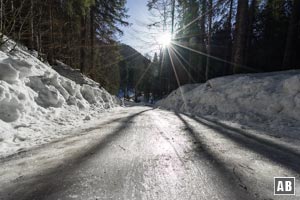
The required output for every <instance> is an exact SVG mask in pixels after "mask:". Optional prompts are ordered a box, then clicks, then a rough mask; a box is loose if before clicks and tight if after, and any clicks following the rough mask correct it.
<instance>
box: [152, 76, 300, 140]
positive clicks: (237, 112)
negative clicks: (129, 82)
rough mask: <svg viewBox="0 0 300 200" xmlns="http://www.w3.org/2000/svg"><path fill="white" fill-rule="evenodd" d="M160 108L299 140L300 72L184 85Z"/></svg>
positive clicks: (164, 101)
mask: <svg viewBox="0 0 300 200" xmlns="http://www.w3.org/2000/svg"><path fill="white" fill-rule="evenodd" d="M157 105H158V106H161V107H164V108H167V109H172V110H177V111H180V112H185V113H190V114H194V115H199V116H200V115H201V116H208V117H212V118H216V119H219V120H220V119H221V120H224V121H225V122H226V123H231V124H232V123H236V124H239V125H240V126H241V125H246V126H250V127H255V129H259V130H264V131H267V132H268V134H271V135H274V136H276V137H283V136H286V137H288V138H292V139H295V138H297V139H300V134H299V132H300V71H299V70H292V71H284V72H273V73H261V74H245V75H234V76H227V77H221V78H215V79H212V80H209V81H208V82H206V83H205V84H195V85H185V86H182V87H180V88H179V89H177V90H175V91H173V92H172V93H171V94H170V95H169V96H168V97H167V98H165V99H163V100H161V101H159V102H158V103H157Z"/></svg>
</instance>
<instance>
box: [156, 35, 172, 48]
mask: <svg viewBox="0 0 300 200" xmlns="http://www.w3.org/2000/svg"><path fill="white" fill-rule="evenodd" d="M157 41H158V44H159V45H161V46H163V47H167V46H169V45H170V44H171V41H172V36H171V34H170V33H162V34H161V35H159V36H158V40H157Z"/></svg>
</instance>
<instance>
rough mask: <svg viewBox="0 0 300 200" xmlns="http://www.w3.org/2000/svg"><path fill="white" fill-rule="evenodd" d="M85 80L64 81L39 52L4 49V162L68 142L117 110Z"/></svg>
mask: <svg viewBox="0 0 300 200" xmlns="http://www.w3.org/2000/svg"><path fill="white" fill-rule="evenodd" d="M58 63H59V62H58ZM60 65H63V63H60ZM56 67H57V66H56ZM58 67H59V66H58ZM84 79H85V80H87V81H86V82H85V83H82V84H78V83H76V82H75V81H76V80H75V81H73V80H70V79H68V78H66V77H64V76H61V75H60V74H58V73H57V72H56V71H55V70H53V69H52V67H51V66H50V65H49V64H47V63H44V62H42V61H40V60H39V59H38V58H37V53H36V52H29V51H28V50H27V49H26V48H25V47H23V46H21V45H17V44H16V43H15V42H13V41H11V40H7V42H6V43H4V44H3V45H2V46H1V48H0V157H4V156H7V155H10V154H14V153H16V152H20V151H24V150H26V149H28V148H32V147H35V146H37V145H41V144H44V143H47V142H50V141H53V140H56V139H59V138H61V137H65V136H66V135H69V134H71V133H74V131H71V130H72V129H73V130H74V129H77V130H78V129H79V128H82V127H84V126H85V125H87V124H88V123H92V121H93V119H97V118H99V117H101V115H102V114H103V112H104V111H105V110H109V109H111V108H114V107H117V106H118V105H119V101H118V99H117V98H116V97H114V96H112V95H110V94H109V93H108V92H107V91H106V90H105V89H104V88H101V87H99V84H98V83H96V82H94V81H92V80H90V79H88V78H87V77H84ZM79 82H80V81H79Z"/></svg>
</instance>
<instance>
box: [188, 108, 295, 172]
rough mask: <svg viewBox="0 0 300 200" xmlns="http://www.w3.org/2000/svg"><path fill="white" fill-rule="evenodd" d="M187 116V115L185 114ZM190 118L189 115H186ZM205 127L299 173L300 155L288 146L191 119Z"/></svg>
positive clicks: (228, 127)
mask: <svg viewBox="0 0 300 200" xmlns="http://www.w3.org/2000/svg"><path fill="white" fill-rule="evenodd" d="M183 115H185V114H183ZM185 116H187V117H190V116H188V115H185ZM190 118H192V119H193V120H195V121H197V122H198V123H200V124H201V125H203V126H206V127H208V128H210V129H212V130H214V131H215V132H216V133H218V134H221V135H223V136H225V137H227V138H229V139H231V140H232V141H234V142H235V143H236V144H237V145H239V146H241V147H245V148H247V149H249V150H250V151H253V152H256V153H258V154H260V155H262V156H264V157H265V158H268V159H270V160H272V161H274V162H276V163H278V164H281V165H283V166H285V167H287V168H288V169H291V170H293V171H294V172H296V173H299V169H300V167H299V166H300V155H299V153H298V152H296V151H295V150H293V149H291V148H288V147H287V146H283V145H280V144H278V143H275V142H272V141H270V140H267V139H264V138H261V137H258V136H256V135H253V134H251V133H248V132H246V131H243V130H240V129H237V128H234V127H230V126H228V125H226V124H223V123H221V122H217V121H214V120H210V119H207V118H204V117H201V118H200V117H190Z"/></svg>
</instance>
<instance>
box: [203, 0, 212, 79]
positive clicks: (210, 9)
mask: <svg viewBox="0 0 300 200" xmlns="http://www.w3.org/2000/svg"><path fill="white" fill-rule="evenodd" d="M212 4H213V1H212V0H209V5H208V10H209V16H208V36H207V54H208V55H210V54H211V26H212V15H213V11H212V7H213V6H212ZM209 65H210V57H208V56H207V57H206V68H205V79H206V81H207V80H208V79H209Z"/></svg>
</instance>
